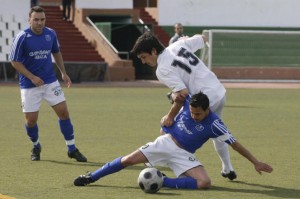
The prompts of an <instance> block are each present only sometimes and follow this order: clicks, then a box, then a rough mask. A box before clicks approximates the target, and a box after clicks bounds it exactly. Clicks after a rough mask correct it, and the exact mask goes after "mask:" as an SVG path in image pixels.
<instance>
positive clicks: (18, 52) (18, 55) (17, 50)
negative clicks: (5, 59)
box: [9, 31, 26, 62]
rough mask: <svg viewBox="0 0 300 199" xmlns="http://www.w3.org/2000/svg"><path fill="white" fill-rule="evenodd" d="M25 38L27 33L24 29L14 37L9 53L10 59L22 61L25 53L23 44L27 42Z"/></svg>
mask: <svg viewBox="0 0 300 199" xmlns="http://www.w3.org/2000/svg"><path fill="white" fill-rule="evenodd" d="M25 38H26V33H25V32H24V31H22V32H20V33H19V34H18V35H17V36H16V38H15V39H14V41H13V43H12V45H11V49H10V54H9V60H10V61H16V62H22V60H23V54H24V48H23V45H24V43H25Z"/></svg>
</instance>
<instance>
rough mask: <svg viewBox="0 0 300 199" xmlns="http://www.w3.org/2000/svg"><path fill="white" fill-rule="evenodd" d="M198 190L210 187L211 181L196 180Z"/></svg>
mask: <svg viewBox="0 0 300 199" xmlns="http://www.w3.org/2000/svg"><path fill="white" fill-rule="evenodd" d="M197 187H198V189H209V188H210V187H211V181H210V180H209V179H207V180H197Z"/></svg>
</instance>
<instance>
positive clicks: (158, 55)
mask: <svg viewBox="0 0 300 199" xmlns="http://www.w3.org/2000/svg"><path fill="white" fill-rule="evenodd" d="M205 42H206V38H205V37H204V36H203V35H195V36H193V37H190V38H186V37H185V38H184V39H181V40H179V41H177V42H175V43H174V44H172V45H170V46H169V47H167V48H164V47H163V45H162V44H161V43H160V42H159V40H158V39H157V38H156V37H155V36H154V35H153V34H151V33H150V32H145V33H144V34H143V35H142V36H140V37H139V38H138V39H137V41H136V43H135V45H134V47H133V49H132V50H131V52H132V53H133V54H135V55H137V57H138V58H139V59H140V60H141V61H142V63H144V64H148V65H149V66H151V67H157V69H156V76H157V78H158V80H159V81H160V82H162V83H164V84H165V85H166V86H168V87H169V88H170V89H171V90H172V98H173V99H174V101H175V103H173V105H172V107H171V109H170V111H169V112H168V114H167V115H165V116H164V117H163V118H162V120H161V124H162V125H164V126H171V125H172V124H173V121H174V117H175V116H176V114H177V113H178V111H179V110H180V109H181V107H182V105H183V102H184V100H185V98H186V96H187V95H188V94H192V95H193V94H196V93H198V92H200V91H202V92H204V93H205V94H206V95H207V96H208V98H209V100H210V108H211V110H212V111H214V112H215V113H216V114H217V115H218V116H219V117H220V118H222V110H223V107H224V105H225V101H226V96H225V93H226V89H225V88H224V86H223V85H222V84H221V82H220V81H219V80H218V78H217V76H216V75H215V74H214V73H213V72H212V71H210V70H209V69H208V68H207V67H206V66H205V64H204V63H203V62H202V61H201V60H200V59H199V58H198V57H197V56H196V55H195V54H194V52H196V51H197V50H198V49H201V48H203V47H204V45H205ZM213 143H214V147H215V150H216V151H217V153H218V155H219V157H220V159H221V162H222V171H221V175H222V176H223V177H227V178H229V179H230V180H233V179H235V178H236V173H235V171H234V169H233V166H232V164H231V161H230V154H229V151H228V146H227V145H226V144H225V143H222V142H219V141H218V140H213Z"/></svg>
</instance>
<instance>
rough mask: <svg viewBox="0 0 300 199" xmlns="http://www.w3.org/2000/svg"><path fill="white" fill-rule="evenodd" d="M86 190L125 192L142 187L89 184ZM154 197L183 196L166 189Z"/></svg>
mask: <svg viewBox="0 0 300 199" xmlns="http://www.w3.org/2000/svg"><path fill="white" fill-rule="evenodd" d="M84 188H85V189H86V188H112V189H113V190H114V191H115V190H116V189H122V190H124V188H125V189H134V190H139V191H141V189H140V187H138V186H125V187H124V186H122V187H121V186H110V185H100V184H89V185H88V186H86V187H84ZM154 195H159V196H168V197H170V196H176V195H181V194H180V193H175V192H174V189H165V188H162V189H160V191H158V192H157V193H155V194H154Z"/></svg>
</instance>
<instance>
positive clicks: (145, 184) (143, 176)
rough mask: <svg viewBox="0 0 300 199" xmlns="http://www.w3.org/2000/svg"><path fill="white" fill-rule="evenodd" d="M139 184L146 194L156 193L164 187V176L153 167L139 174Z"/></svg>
mask: <svg viewBox="0 0 300 199" xmlns="http://www.w3.org/2000/svg"><path fill="white" fill-rule="evenodd" d="M138 184H139V186H140V188H141V189H142V190H143V191H144V192H145V193H156V192H158V190H159V189H160V188H161V187H162V184H163V175H162V173H161V172H160V171H159V170H158V169H156V168H153V167H151V168H146V169H143V170H142V171H141V172H140V174H139V177H138Z"/></svg>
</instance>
